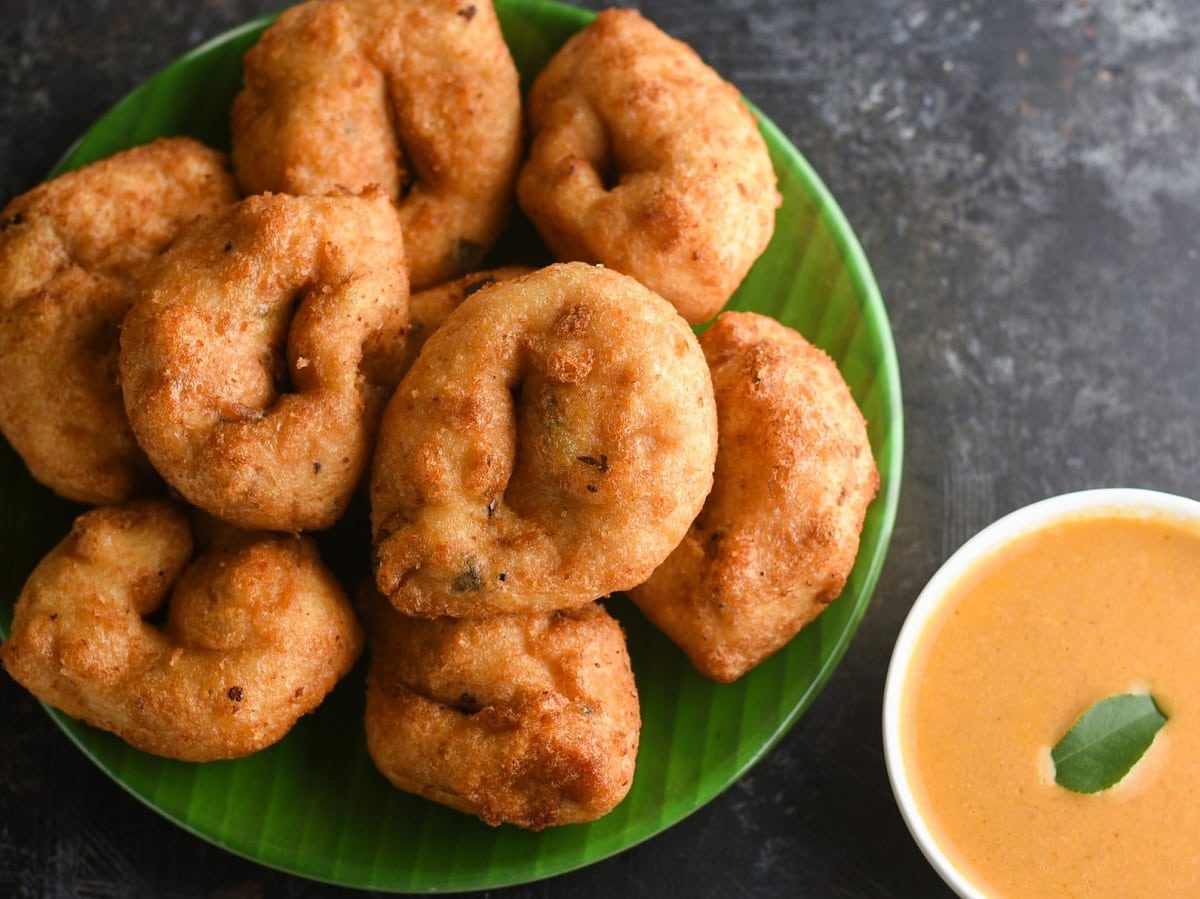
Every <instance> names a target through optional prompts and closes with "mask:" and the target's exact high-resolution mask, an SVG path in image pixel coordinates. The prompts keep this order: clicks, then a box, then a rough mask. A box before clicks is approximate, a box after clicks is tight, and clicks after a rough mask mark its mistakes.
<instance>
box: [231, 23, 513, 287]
mask: <svg viewBox="0 0 1200 899" xmlns="http://www.w3.org/2000/svg"><path fill="white" fill-rule="evenodd" d="M244 69H245V76H244V77H245V86H244V87H243V89H242V92H241V93H240V94H239V95H238V97H237V99H236V100H235V101H234V104H233V128H232V131H233V162H234V168H235V169H236V171H237V175H238V180H239V181H240V183H241V185H242V188H243V189H244V190H245V191H246V192H247V193H259V192H261V191H279V192H283V193H291V194H323V193H327V192H329V191H331V190H334V189H335V188H345V189H347V190H350V191H359V190H362V189H363V188H366V187H368V186H370V185H372V184H374V185H378V186H379V187H381V188H382V189H383V190H384V191H385V192H386V193H387V194H388V195H389V196H390V197H392V198H393V199H394V200H396V201H397V202H398V203H399V206H400V217H401V220H402V223H403V228H404V241H405V245H406V249H407V252H408V259H409V266H410V269H409V277H410V278H411V280H412V284H413V287H414V289H421V288H424V287H428V286H430V285H434V284H438V283H440V282H442V281H446V280H448V279H450V278H453V277H455V276H456V275H459V274H461V273H463V272H465V271H469V270H470V269H472V268H474V267H476V266H478V265H479V263H480V261H481V260H482V258H483V255H484V253H485V252H487V249H488V247H490V246H491V245H492V243H493V242H494V241H495V240H496V238H497V236H498V235H499V233H500V229H501V228H502V227H503V225H504V222H505V220H506V219H507V217H508V213H509V209H510V206H511V204H512V192H513V182H514V180H515V178H516V169H517V165H518V162H519V158H520V153H521V97H520V92H519V88H518V83H517V71H516V67H515V66H514V65H513V61H512V57H511V56H510V55H509V52H508V47H507V45H506V44H505V43H504V38H503V36H502V35H501V33H500V25H499V22H498V21H497V19H496V13H495V10H494V9H493V8H492V4H491V2H490V0H471V2H469V3H467V2H464V0H313V2H309V3H304V4H301V5H300V6H296V7H293V8H292V9H289V10H288V11H287V12H285V13H284V14H283V15H282V16H280V17H279V19H278V20H277V21H276V22H275V23H274V24H273V25H271V27H270V28H268V29H267V30H266V32H265V33H264V34H263V36H262V38H261V39H260V40H259V42H258V43H257V44H256V45H255V46H254V47H252V48H251V49H250V51H249V52H248V53H247V54H246V57H245V63H244Z"/></svg>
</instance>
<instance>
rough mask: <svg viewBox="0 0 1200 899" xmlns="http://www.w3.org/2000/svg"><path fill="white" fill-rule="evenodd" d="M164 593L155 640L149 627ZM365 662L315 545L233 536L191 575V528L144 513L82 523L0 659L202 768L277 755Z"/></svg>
mask: <svg viewBox="0 0 1200 899" xmlns="http://www.w3.org/2000/svg"><path fill="white" fill-rule="evenodd" d="M168 593H170V595H171V598H170V605H169V607H168V610H167V619H166V624H165V625H163V627H162V628H159V627H156V626H155V625H153V624H151V623H149V622H148V621H146V620H145V619H146V617H147V616H149V615H152V614H153V613H154V612H155V611H156V610H157V609H158V608H159V607H160V606H161V605H162V603H163V602H164V600H165V599H166V597H167V595H168ZM361 647H362V634H361V630H360V628H359V626H358V623H357V621H356V620H355V618H354V611H353V609H352V608H351V606H350V603H349V601H348V600H347V599H346V597H345V595H344V594H343V593H342V591H341V589H340V588H339V587H338V585H337V582H336V581H335V580H334V579H333V576H332V575H331V574H330V573H329V572H328V571H327V570H326V568H325V567H324V566H323V565H322V564H321V560H320V558H319V557H318V556H317V551H316V547H315V545H314V544H313V543H312V541H311V540H308V539H299V538H294V537H281V536H275V535H270V534H247V533H239V532H234V531H232V529H224V530H223V531H222V532H219V533H217V534H216V535H214V538H213V540H212V543H211V545H210V546H208V547H207V548H204V549H203V551H202V552H201V554H200V555H199V556H197V557H195V558H194V559H193V539H192V529H191V526H190V524H189V522H188V517H187V515H186V513H184V512H183V511H182V510H181V509H180V508H179V507H177V506H175V505H173V504H170V503H167V502H165V501H161V500H142V501H137V502H131V503H126V504H124V505H120V506H109V507H106V508H102V509H96V510H94V511H91V512H88V513H85V514H84V515H81V516H80V517H79V518H77V519H76V520H75V524H74V526H73V527H72V529H71V533H70V534H69V535H68V536H67V537H66V539H64V540H63V541H62V542H61V543H60V544H59V545H58V546H57V547H55V548H54V549H53V550H51V552H50V554H49V555H48V556H46V558H45V559H43V560H42V561H41V563H40V564H39V565H38V567H37V568H35V569H34V571H33V574H31V575H30V576H29V580H28V581H27V582H26V584H25V588H24V589H23V590H22V591H21V595H20V597H18V599H17V604H16V608H15V610H14V613H13V627H12V635H11V636H10V637H9V639H8V640H7V641H5V643H4V645H3V646H0V658H2V659H3V662H4V667H5V668H6V669H7V670H8V673H9V674H11V675H12V676H13V677H14V678H15V679H16V680H17V681H18V682H19V683H20V684H21V685H22V686H24V687H25V688H26V689H28V690H29V691H30V692H31V693H33V694H34V695H35V696H36V697H37V698H38V699H40V700H42V701H43V702H47V703H49V704H50V705H52V706H55V707H56V708H59V709H62V710H63V711H64V712H66V713H67V714H68V715H70V716H71V717H73V718H81V719H83V720H84V721H87V722H88V723H89V724H91V725H93V726H95V727H99V728H103V729H104V730H108V731H112V732H113V733H115V734H116V735H117V736H119V737H120V738H121V739H123V740H125V742H127V743H129V744H130V745H132V746H134V747H136V748H138V749H141V750H144V751H146V752H151V753H154V754H155V755H162V756H167V757H169V758H175V759H183V760H184V761H192V762H203V761H211V760H213V759H226V758H235V757H238V756H243V755H248V754H249V753H252V752H257V751H258V750H260V749H263V748H264V747H266V746H270V745H271V744H272V743H275V742H276V741H278V740H280V739H282V737H283V736H284V734H286V733H287V732H288V731H289V730H290V729H291V727H292V725H293V724H295V723H296V721H297V720H298V719H299V718H300V717H301V716H302V715H305V714H307V713H308V712H311V711H312V710H313V709H315V708H316V707H317V706H318V705H320V704H321V701H322V700H323V699H324V698H325V695H326V694H327V693H328V692H329V691H330V690H331V689H333V686H334V684H336V683H337V681H338V680H339V679H340V678H341V677H342V676H343V675H344V674H346V672H347V671H349V670H350V667H351V666H352V665H353V664H354V660H355V658H356V657H357V656H358V653H359V651H360V649H361Z"/></svg>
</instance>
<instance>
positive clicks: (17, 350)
mask: <svg viewBox="0 0 1200 899" xmlns="http://www.w3.org/2000/svg"><path fill="white" fill-rule="evenodd" d="M235 199H236V192H235V189H234V183H233V178H232V177H231V176H230V175H229V173H228V171H227V170H226V160H225V157H224V156H223V155H221V154H220V153H217V152H216V151H214V150H209V149H208V148H207V147H204V146H202V145H200V144H198V143H196V142H195V141H193V140H190V139H187V138H169V139H166V140H159V141H156V142H155V143H153V144H149V145H147V146H144V147H136V148H134V149H132V150H126V151H125V152H123V153H118V154H116V155H115V156H113V157H111V158H109V159H105V160H102V161H100V162H96V163H93V164H91V165H89V166H86V167H84V168H82V169H79V170H77V171H74V172H70V173H68V174H66V175H62V176H61V177H59V178H55V179H54V180H53V181H48V182H46V183H45V184H42V185H40V186H38V187H36V188H34V189H33V190H31V191H29V192H28V193H25V194H22V195H21V196H19V197H17V198H16V199H14V200H13V201H12V202H11V203H9V204H8V206H6V207H5V209H4V211H3V212H0V431H3V432H4V436H5V437H7V438H8V440H9V442H10V443H11V444H12V445H13V448H14V449H16V451H17V452H18V453H19V454H20V455H21V458H22V459H24V461H25V464H26V465H27V466H28V467H29V471H30V473H31V474H32V475H33V476H34V477H35V478H37V479H38V480H39V481H41V482H42V483H43V484H45V485H46V486H47V487H49V488H50V489H51V490H53V491H54V492H55V493H58V494H59V495H61V496H64V497H67V498H68V499H73V500H78V501H80V502H91V503H111V502H119V501H120V500H123V499H127V498H128V497H130V496H132V495H134V494H136V493H138V492H141V491H144V490H146V489H148V488H149V487H151V486H152V485H153V484H154V483H155V480H156V479H155V477H154V473H153V471H152V470H151V468H150V465H149V463H148V462H147V461H146V457H145V456H144V455H143V454H142V451H141V450H140V449H138V446H137V443H136V441H135V440H134V438H133V433H132V432H131V431H130V429H129V423H128V422H127V421H126V419H125V410H124V408H123V407H122V404H121V391H120V388H119V387H118V386H117V341H118V330H119V328H120V325H121V320H122V319H123V318H124V317H125V313H126V312H127V311H128V309H129V307H130V305H132V303H133V300H134V297H135V295H136V291H137V285H138V282H139V281H140V279H141V277H142V273H143V270H144V268H145V266H146V264H147V262H149V261H150V260H152V259H153V258H154V257H156V256H157V255H158V254H159V253H161V252H162V251H163V250H164V249H166V248H167V246H168V245H170V243H171V242H172V241H173V240H175V238H176V237H177V236H178V234H179V232H180V230H181V229H183V228H184V227H185V226H186V225H188V224H189V223H190V222H192V221H193V220H194V219H196V218H197V217H200V216H205V215H211V214H212V213H214V212H216V211H217V210H218V209H220V208H222V207H224V206H227V205H228V204H230V203H232V202H233V201H234V200H235Z"/></svg>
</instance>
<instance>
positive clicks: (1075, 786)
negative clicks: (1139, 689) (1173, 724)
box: [1050, 693, 1167, 793]
mask: <svg viewBox="0 0 1200 899" xmlns="http://www.w3.org/2000/svg"><path fill="white" fill-rule="evenodd" d="M1166 723H1167V716H1166V715H1164V714H1163V713H1162V711H1161V710H1160V709H1159V707H1158V704H1157V703H1155V701H1154V698H1153V697H1152V696H1148V695H1146V694H1145V693H1121V694H1118V695H1116V696H1110V697H1108V698H1107V699H1102V700H1100V701H1099V702H1097V703H1096V704H1095V705H1094V706H1092V707H1091V708H1090V709H1088V710H1087V711H1086V712H1084V713H1083V715H1082V716H1080V718H1079V720H1078V721H1076V722H1075V724H1074V725H1072V727H1071V729H1070V730H1069V731H1067V734H1066V736H1064V737H1063V738H1062V739H1061V740H1059V741H1058V745H1057V746H1055V747H1054V749H1052V750H1051V751H1050V757H1051V758H1053V759H1054V779H1055V781H1057V783H1058V785H1059V786H1062V787H1066V788H1067V789H1068V790H1072V791H1074V792H1076V793H1099V792H1100V791H1101V790H1107V789H1108V788H1109V787H1111V786H1112V785H1113V784H1115V783H1117V781H1119V780H1120V779H1121V778H1122V777H1124V776H1125V775H1126V774H1128V773H1129V769H1130V768H1132V767H1133V766H1134V765H1135V764H1137V761H1138V759H1140V758H1141V757H1142V755H1143V754H1144V753H1145V752H1146V750H1147V749H1149V748H1150V744H1151V743H1153V742H1154V736H1155V734H1157V733H1158V731H1159V729H1160V728H1161V727H1162V726H1163V725H1164V724H1166Z"/></svg>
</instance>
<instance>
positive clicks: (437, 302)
mask: <svg viewBox="0 0 1200 899" xmlns="http://www.w3.org/2000/svg"><path fill="white" fill-rule="evenodd" d="M532 271H533V269H531V268H529V267H528V266H524V265H506V266H502V267H501V268H493V269H487V270H485V271H480V272H472V273H471V274H469V275H463V276H462V277H461V278H457V279H455V280H454V281H448V282H446V283H445V284H439V285H438V286H437V287H430V288H427V289H426V290H422V291H418V292H417V293H414V294H413V295H412V297H411V298H410V299H409V309H408V329H407V330H406V331H405V332H404V347H403V349H402V351H401V353H402V355H401V356H400V363H399V366H400V370H401V371H404V372H406V371H408V370H409V369H410V368H412V364H413V362H415V361H416V359H417V356H418V355H420V353H421V347H423V346H424V345H425V341H426V340H428V339H429V337H430V335H431V334H433V332H434V331H436V330H437V329H438V328H440V327H441V326H442V322H444V321H445V320H446V316H448V315H449V314H450V313H451V312H453V311H454V310H455V309H457V308H458V307H459V306H460V305H462V301H463V300H465V299H466V298H467V297H469V296H470V295H471V294H473V293H475V292H477V291H480V290H483V289H484V288H486V287H491V286H492V285H493V284H498V283H499V282H501V281H509V280H511V279H513V278H517V277H520V276H521V275H528V274H529V273H530V272H532Z"/></svg>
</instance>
